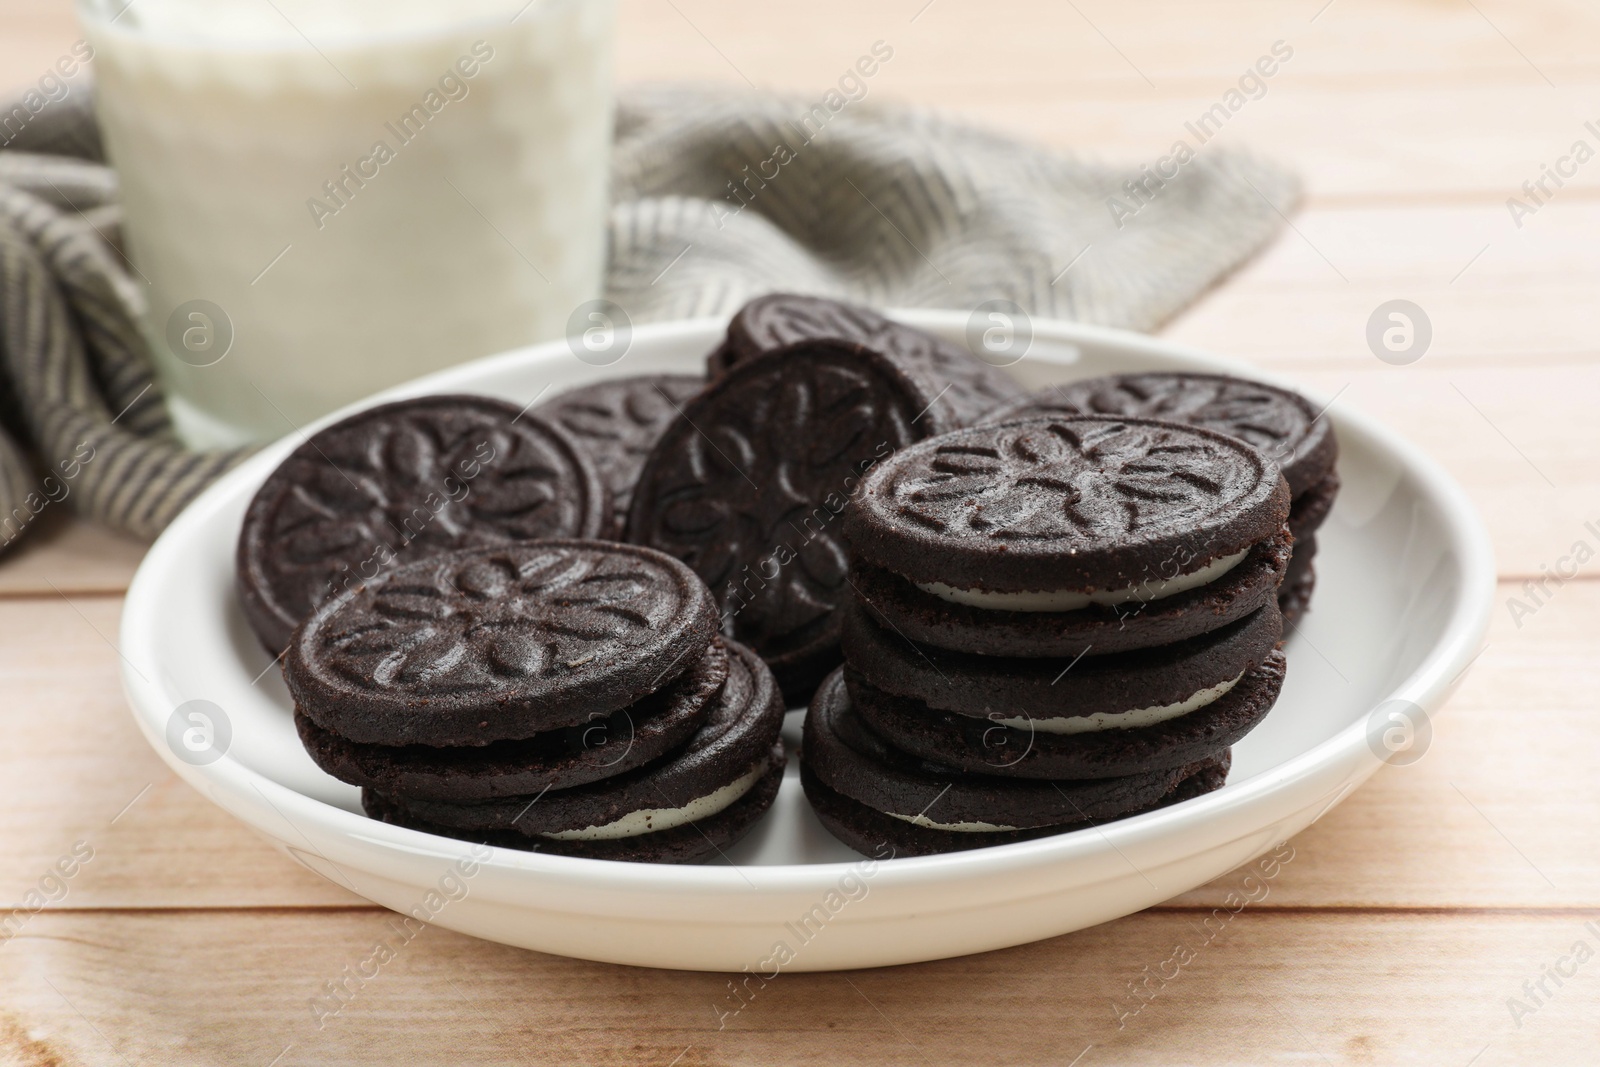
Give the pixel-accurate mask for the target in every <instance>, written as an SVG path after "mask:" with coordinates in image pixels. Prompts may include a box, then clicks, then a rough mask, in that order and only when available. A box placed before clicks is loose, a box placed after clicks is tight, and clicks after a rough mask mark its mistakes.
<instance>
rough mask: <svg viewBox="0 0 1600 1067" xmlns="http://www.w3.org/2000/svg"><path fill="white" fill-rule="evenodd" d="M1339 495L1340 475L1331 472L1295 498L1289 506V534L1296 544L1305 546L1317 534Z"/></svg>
mask: <svg viewBox="0 0 1600 1067" xmlns="http://www.w3.org/2000/svg"><path fill="white" fill-rule="evenodd" d="M1338 495H1339V475H1338V473H1337V472H1333V471H1330V472H1329V473H1328V475H1327V476H1326V477H1325V478H1323V479H1322V480H1321V481H1319V482H1317V483H1316V484H1315V485H1313V486H1312V487H1311V488H1310V489H1307V490H1306V491H1305V492H1303V493H1301V494H1300V495H1299V496H1297V497H1295V498H1294V499H1293V501H1291V502H1290V505H1289V532H1290V533H1292V534H1294V539H1295V543H1296V544H1297V545H1303V544H1304V543H1305V542H1306V541H1309V540H1310V539H1311V535H1312V534H1314V533H1316V532H1317V529H1318V527H1320V526H1321V525H1322V523H1323V521H1324V520H1325V519H1327V517H1328V512H1330V511H1332V510H1333V501H1334V498H1335V497H1337V496H1338Z"/></svg>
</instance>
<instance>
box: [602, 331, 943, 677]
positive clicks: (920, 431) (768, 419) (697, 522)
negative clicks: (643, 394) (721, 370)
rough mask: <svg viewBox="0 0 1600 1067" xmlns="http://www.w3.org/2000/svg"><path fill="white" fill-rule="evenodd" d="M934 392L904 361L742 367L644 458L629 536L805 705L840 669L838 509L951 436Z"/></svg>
mask: <svg viewBox="0 0 1600 1067" xmlns="http://www.w3.org/2000/svg"><path fill="white" fill-rule="evenodd" d="M956 391H957V389H956V388H955V387H954V386H952V387H950V389H949V390H948V392H956ZM937 393H938V390H937V389H935V388H934V387H933V386H932V385H931V383H930V382H928V381H927V380H926V379H925V378H924V377H923V376H922V375H921V373H920V372H919V370H918V368H916V367H913V366H909V365H908V364H907V361H905V360H903V359H895V358H891V357H889V356H884V355H880V354H877V353H871V352H864V351H857V350H855V349H853V348H850V347H847V346H843V345H840V344H838V343H834V342H808V343H803V344H800V345H795V346H792V347H790V348H788V349H782V350H779V351H777V352H771V353H767V354H766V355H762V356H759V357H757V358H754V359H748V360H745V361H742V362H741V363H739V364H738V365H737V366H735V367H734V368H733V369H732V370H730V371H729V372H728V373H727V374H725V375H723V376H722V377H721V378H719V379H718V380H717V381H715V382H713V383H712V384H711V385H710V386H709V387H708V388H707V389H706V390H705V392H703V393H701V394H700V395H699V396H697V397H695V398H694V399H693V400H690V401H689V403H688V404H686V405H685V406H684V417H683V418H682V419H679V420H675V421H673V422H672V423H671V424H670V425H669V426H668V427H667V429H666V432H665V433H664V434H663V435H662V437H661V440H660V441H659V442H658V443H657V445H656V447H655V449H654V450H653V451H652V452H651V453H650V456H649V458H648V459H647V460H646V461H645V466H644V471H643V473H642V474H641V475H640V477H639V485H638V488H637V489H636V490H635V492H634V498H633V506H632V510H631V512H630V513H629V516H628V531H627V534H628V536H627V539H628V540H629V541H631V542H633V543H635V544H642V545H649V546H651V547H652V548H657V549H660V550H661V551H663V552H666V553H668V554H669V555H672V556H675V557H677V558H678V559H680V560H683V561H684V562H685V563H687V564H688V565H689V566H690V567H691V568H693V570H694V572H695V573H696V574H698V575H699V576H700V577H701V578H702V579H703V580H704V581H705V582H706V584H707V585H709V586H710V587H711V589H712V591H713V592H714V593H715V594H716V596H717V598H718V600H719V602H720V605H721V609H722V626H723V632H724V633H727V634H728V635H729V636H731V637H733V638H736V639H737V640H739V641H741V642H743V643H745V644H748V645H750V646H751V647H752V648H754V649H755V650H756V651H757V652H758V653H760V654H761V656H762V657H763V658H764V659H766V661H767V663H768V664H769V665H770V666H771V667H772V669H773V672H774V673H775V674H776V675H777V678H778V682H779V684H780V685H781V686H782V687H783V690H784V692H785V694H787V695H788V696H789V697H790V699H792V700H796V701H802V702H803V701H804V700H805V699H806V698H808V697H809V696H810V694H811V691H812V689H814V688H815V686H816V683H817V682H818V681H819V680H820V679H821V678H822V676H823V675H824V674H826V673H827V672H828V671H829V670H831V669H832V668H833V667H834V666H835V665H837V664H838V662H839V648H838V646H839V627H838V621H837V619H836V618H835V616H834V610H835V608H836V607H837V606H838V605H839V604H840V603H842V602H843V601H844V599H845V598H846V597H847V596H848V594H849V588H850V587H849V585H848V583H847V582H846V572H847V564H846V561H845V555H844V548H843V545H842V532H841V530H842V527H843V525H844V521H843V519H842V518H841V512H843V511H844V510H845V505H846V504H848V503H849V502H850V499H851V497H852V496H854V495H855V492H856V489H857V487H858V486H859V485H860V483H861V479H862V478H863V477H864V476H865V475H866V474H867V472H868V471H870V470H872V469H873V467H874V466H875V465H877V464H879V463H881V462H882V461H883V460H884V458H885V457H887V456H890V455H892V454H893V453H894V452H895V450H897V449H900V448H903V447H905V446H906V445H908V444H910V443H912V442H913V441H917V440H920V439H921V438H923V437H926V436H929V435H931V434H935V433H940V432H942V431H943V430H944V429H946V428H947V426H948V423H947V421H946V420H945V419H944V417H943V416H942V415H941V414H940V412H939V411H938V410H936V409H934V408H932V407H931V405H932V404H933V401H934V399H935V397H936V395H937Z"/></svg>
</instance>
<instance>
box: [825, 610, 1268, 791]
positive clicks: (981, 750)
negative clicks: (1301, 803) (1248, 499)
mask: <svg viewBox="0 0 1600 1067" xmlns="http://www.w3.org/2000/svg"><path fill="white" fill-rule="evenodd" d="M1263 610H1266V609H1263ZM1085 662H1087V661H1085ZM1284 669H1285V659H1284V655H1283V653H1282V652H1279V651H1272V652H1269V653H1267V656H1266V658H1265V659H1264V660H1262V661H1261V662H1260V663H1257V664H1254V665H1253V666H1251V667H1249V668H1247V669H1246V670H1244V671H1243V672H1241V673H1240V674H1239V675H1237V676H1235V677H1233V678H1229V679H1227V680H1226V681H1225V682H1223V683H1221V684H1219V685H1216V686H1211V687H1208V688H1207V689H1205V690H1201V691H1200V692H1199V693H1197V694H1195V696H1194V697H1191V698H1190V699H1189V700H1188V701H1184V702H1182V703H1174V704H1170V705H1167V706H1165V707H1150V706H1145V707H1141V708H1138V709H1128V710H1126V711H1124V712H1121V713H1117V714H1085V715H1076V716H1055V717H1050V718H1041V717H1032V716H1029V715H1018V714H1015V713H1012V714H1007V713H1006V712H1004V711H993V712H990V714H989V716H988V717H986V718H975V717H973V716H971V715H966V714H960V713H957V712H952V711H942V710H939V709H937V708H931V707H929V706H928V705H927V704H924V703H922V702H921V701H918V700H915V699H912V698H908V697H903V696H896V695H894V694H893V693H888V692H885V691H884V690H882V689H878V688H877V687H875V686H873V685H871V684H870V683H868V682H866V681H864V680H862V679H861V678H860V677H858V676H855V675H853V674H852V672H851V669H850V668H849V667H848V666H847V667H846V668H845V681H846V683H847V686H848V688H849V693H850V701H851V704H852V705H853V706H854V708H855V710H856V714H857V715H859V716H860V717H861V719H862V721H863V722H865V723H866V724H867V726H868V727H870V728H871V729H872V730H873V732H874V733H876V734H878V735H879V736H880V737H882V738H884V739H885V740H886V741H888V742H889V743H890V744H892V746H893V747H895V748H898V749H900V750H902V751H904V752H908V753H910V754H912V755H914V756H920V757H921V758H923V759H925V760H929V761H930V762H934V763H939V764H941V765H943V766H947V767H953V768H955V769H956V770H960V771H966V772H968V773H971V774H990V775H998V776H1000V777H1004V778H1046V779H1090V778H1117V777H1121V776H1123V775H1137V774H1143V773H1146V772H1149V771H1153V770H1159V769H1162V768H1168V767H1185V766H1189V765H1191V764H1194V763H1197V762H1199V761H1201V760H1205V759H1209V758H1211V757H1213V756H1218V755H1220V754H1221V753H1223V752H1226V751H1227V750H1228V748H1229V746H1231V745H1232V744H1234V742H1236V741H1238V740H1239V739H1240V738H1242V737H1244V735H1245V734H1247V733H1249V732H1250V731H1251V730H1253V729H1255V728H1256V726H1257V725H1259V724H1260V722H1261V720H1262V719H1265V718H1266V717H1267V713H1268V712H1270V711H1271V710H1272V706H1273V704H1274V703H1275V702H1276V701H1277V699H1278V693H1279V691H1280V690H1281V689H1282V688H1283V676H1284ZM1122 718H1125V719H1130V720H1132V722H1131V724H1129V725H1123V724H1120V723H1118V722H1117V720H1118V719H1122Z"/></svg>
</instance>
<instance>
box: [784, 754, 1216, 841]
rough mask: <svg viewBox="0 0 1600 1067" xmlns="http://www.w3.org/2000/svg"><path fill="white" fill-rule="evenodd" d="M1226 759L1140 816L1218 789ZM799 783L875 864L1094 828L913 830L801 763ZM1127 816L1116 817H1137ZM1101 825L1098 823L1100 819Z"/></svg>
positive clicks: (832, 828) (837, 832) (824, 819)
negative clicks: (826, 782) (825, 781)
mask: <svg viewBox="0 0 1600 1067" xmlns="http://www.w3.org/2000/svg"><path fill="white" fill-rule="evenodd" d="M1231 761H1232V754H1231V753H1227V752H1224V753H1223V754H1222V755H1221V756H1220V757H1218V758H1216V759H1212V760H1208V761H1206V762H1205V763H1203V764H1201V765H1200V766H1199V769H1198V770H1196V771H1195V772H1194V773H1193V774H1191V775H1190V776H1189V777H1187V778H1185V779H1184V780H1183V781H1182V782H1179V783H1178V787H1177V788H1176V789H1174V790H1173V791H1172V792H1171V793H1169V794H1168V795H1167V796H1165V797H1163V798H1162V799H1161V800H1160V801H1158V802H1157V803H1155V804H1154V805H1152V806H1151V807H1149V808H1146V809H1144V810H1145V811H1155V810H1157V809H1160V808H1165V807H1169V806H1171V805H1173V804H1177V803H1180V802H1182V801H1185V800H1189V799H1191V798H1193V797H1198V796H1204V795H1205V794H1206V793H1210V792H1214V791H1215V790H1218V789H1221V788H1222V786H1223V783H1224V782H1226V781H1227V779H1228V767H1229V766H1230V764H1231ZM800 784H801V785H802V786H803V787H804V788H805V791H806V799H807V800H808V801H810V802H811V810H812V811H813V812H815V813H816V816H817V819H818V821H819V822H821V823H822V825H823V826H824V827H825V828H826V829H827V831H828V832H829V833H831V834H832V835H833V836H834V837H836V838H838V839H839V840H840V841H842V842H844V843H845V844H846V845H848V846H850V847H851V848H853V849H855V850H856V851H857V852H859V853H861V854H862V855H864V856H872V857H874V858H877V859H883V858H892V857H911V856H937V855H940V854H942V853H946V852H964V851H966V850H968V849H974V848H987V847H989V846H990V845H1009V844H1011V843H1012V842H1014V841H1030V840H1032V839H1034V838H1038V837H1053V836H1055V835H1056V834H1064V833H1068V832H1070V831H1073V830H1084V829H1088V828H1089V827H1092V826H1097V825H1099V823H1097V822H1094V821H1090V822H1081V823H1068V824H1065V825H1062V826H1044V827H1040V828H1038V829H1034V830H1012V831H1009V832H1007V831H1002V832H999V833H953V832H951V831H949V830H935V829H931V828H927V827H922V826H916V825H913V824H912V823H908V822H905V821H904V820H901V819H896V818H895V817H894V816H893V815H885V814H883V813H882V812H880V811H875V810H873V809H872V808H869V807H868V806H867V805H865V804H862V803H860V802H858V801H855V800H851V799H850V798H849V797H847V796H845V795H844V794H842V793H836V792H834V791H833V790H832V789H829V788H828V787H827V786H825V785H823V784H822V783H821V782H820V781H818V779H817V776H816V775H815V774H813V773H812V772H811V770H810V769H809V768H807V767H806V766H805V765H804V764H802V765H801V767H800ZM1141 814H1143V812H1137V811H1130V812H1128V813H1127V814H1126V815H1121V816H1118V818H1128V817H1129V816H1132V815H1141ZM1102 821H1104V820H1102Z"/></svg>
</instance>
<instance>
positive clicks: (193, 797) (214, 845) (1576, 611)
mask: <svg viewBox="0 0 1600 1067" xmlns="http://www.w3.org/2000/svg"><path fill="white" fill-rule="evenodd" d="M1551 593H1552V596H1551V597H1550V598H1549V599H1548V600H1547V602H1546V603H1545V605H1544V606H1543V607H1541V608H1539V609H1538V611H1537V612H1536V613H1535V614H1533V615H1532V616H1528V617H1524V618H1522V619H1521V622H1522V625H1521V627H1520V628H1519V627H1518V626H1517V625H1516V622H1515V620H1513V618H1512V616H1511V613H1510V611H1509V610H1508V609H1506V607H1505V605H1504V602H1503V601H1504V598H1506V597H1510V596H1512V595H1521V592H1520V590H1519V589H1518V588H1517V587H1515V586H1511V585H1506V586H1502V588H1501V590H1500V596H1501V597H1502V603H1501V605H1500V606H1499V607H1498V608H1497V610H1496V613H1495V620H1494V632H1493V637H1492V640H1491V643H1490V645H1489V647H1488V649H1487V651H1486V652H1485V653H1484V655H1483V656H1482V658H1481V659H1480V660H1479V662H1478V664H1477V665H1476V667H1475V668H1474V671H1473V673H1472V674H1471V675H1470V676H1469V677H1468V679H1467V681H1466V682H1465V684H1464V686H1463V688H1462V690H1461V692H1460V693H1459V694H1458V695H1457V697H1456V698H1455V699H1454V700H1453V701H1452V703H1451V705H1450V707H1449V708H1448V709H1447V711H1446V712H1445V713H1444V714H1443V715H1441V716H1440V717H1439V719H1438V720H1437V722H1436V723H1435V726H1436V732H1435V736H1434V741H1433V746H1432V748H1431V749H1430V750H1429V751H1428V753H1427V755H1426V756H1425V758H1423V759H1422V760H1421V761H1420V762H1419V763H1417V764H1415V765H1413V766H1410V767H1404V768H1393V769H1386V770H1384V771H1383V772H1380V774H1379V775H1378V776H1377V777H1376V778H1375V779H1374V780H1373V781H1372V782H1371V783H1370V784H1369V785H1368V786H1367V787H1365V788H1364V789H1362V790H1360V791H1359V792H1357V793H1356V794H1354V795H1353V796H1352V797H1350V798H1349V799H1348V800H1346V801H1345V802H1344V803H1343V804H1342V805H1341V806H1339V807H1338V808H1336V809H1335V810H1334V811H1332V812H1330V813H1329V814H1328V816H1326V818H1325V819H1324V820H1323V822H1322V823H1320V824H1318V825H1317V826H1316V827H1314V828H1312V829H1311V830H1309V831H1307V832H1306V833H1305V834H1303V835H1301V836H1300V837H1299V838H1297V839H1296V840H1295V842H1294V846H1295V848H1296V850H1297V851H1296V859H1295V860H1294V862H1292V863H1290V864H1288V865H1287V866H1286V868H1285V870H1284V872H1283V874H1282V876H1281V877H1280V878H1279V879H1277V881H1276V884H1275V890H1274V893H1273V896H1272V898H1271V900H1270V901H1269V902H1268V903H1267V904H1266V905H1265V906H1267V907H1296V908H1300V907H1341V908H1350V907H1357V908H1364V907H1414V908H1453V907H1474V908H1526V907H1597V906H1600V855H1597V854H1596V853H1595V850H1594V849H1593V848H1592V847H1590V846H1591V844H1592V838H1593V818H1594V812H1595V811H1597V810H1600V780H1597V779H1596V778H1595V776H1594V775H1592V774H1590V773H1589V769H1588V768H1589V763H1588V761H1589V760H1590V759H1591V758H1592V753H1593V752H1594V751H1596V749H1597V748H1600V719H1597V718H1596V717H1595V716H1594V714H1593V708H1592V704H1593V699H1592V694H1593V693H1595V692H1596V691H1600V656H1596V654H1595V650H1596V647H1597V642H1600V637H1597V636H1596V635H1597V634H1600V582H1593V581H1580V582H1573V583H1569V584H1567V585H1564V586H1561V587H1559V588H1554V587H1553V588H1552V589H1551ZM116 615H117V603H116V602H115V601H114V600H110V599H86V600H74V601H73V602H72V603H70V604H69V603H66V602H64V601H61V600H56V601H53V602H52V601H39V602H31V603H27V602H0V685H3V686H4V687H5V691H6V692H8V693H10V694H13V706H14V709H15V711H14V714H13V715H12V716H11V718H10V720H9V721H10V722H11V724H12V726H11V729H12V732H11V736H10V744H8V745H7V746H6V747H5V749H4V750H3V751H0V810H5V811H6V812H7V813H8V819H7V828H6V831H5V834H4V853H5V856H6V862H5V864H4V865H3V866H0V900H6V899H10V900H15V899H18V898H19V897H20V896H21V894H22V893H23V892H25V891H26V889H27V888H28V887H29V886H30V885H32V884H33V882H34V881H35V880H36V879H37V878H38V877H39V876H40V875H41V874H42V873H43V872H44V871H46V870H47V869H48V867H49V866H50V865H51V864H53V863H54V862H55V861H56V859H57V858H58V857H59V856H61V855H62V854H63V853H65V852H67V851H69V850H70V849H71V847H72V845H73V843H74V842H76V841H79V840H84V841H88V842H89V843H90V844H91V846H92V847H93V848H94V849H95V859H94V861H93V862H92V863H90V864H88V865H87V866H86V867H85V868H84V870H83V872H82V874H81V876H80V877H79V878H77V879H76V880H75V881H74V883H73V886H72V891H71V895H70V896H69V897H68V899H67V900H66V901H65V906H66V907H69V908H107V907H116V908H150V907H194V908H216V907H228V906H285V907H288V906H315V907H326V906H332V905H344V904H351V903H357V902H358V901H357V898H355V897H353V896H350V895H349V894H347V893H345V892H344V891H343V890H341V889H339V888H337V887H336V886H334V885H332V884H330V883H326V882H323V881H321V880H320V879H318V878H316V877H315V876H313V875H312V874H310V873H309V872H307V871H305V870H303V869H301V868H300V867H299V866H297V865H295V864H293V863H291V862H289V861H288V860H286V859H284V858H282V857H281V856H279V855H278V854H277V853H275V852H273V851H272V850H271V849H269V848H268V847H267V846H266V845H265V844H264V843H263V842H262V841H260V840H259V839H257V838H256V837H255V836H254V835H253V834H252V833H250V832H249V831H248V830H246V828H245V827H243V826H242V825H240V824H238V823H236V822H234V821H233V820H232V819H231V818H230V817H229V816H227V815H225V814H223V813H222V812H221V811H220V810H219V809H217V808H215V807H214V806H213V805H211V803H210V802H209V801H207V800H206V799H204V798H203V797H202V796H200V794H198V793H196V792H195V791H193V790H192V789H190V788H189V787H188V786H186V785H184V784H182V783H181V782H180V781H178V780H177V779H176V778H174V777H173V776H172V775H170V774H169V773H168V772H167V771H166V770H165V768H164V765H163V764H162V763H161V762H160V761H159V760H158V759H157V758H156V756H155V754H154V753H152V752H151V751H150V750H149V749H148V747H147V746H146V744H145V742H144V740H143V738H142V737H141V736H140V735H139V733H138V732H137V730H136V729H135V727H134V726H133V723H132V721H131V718H130V716H129V714H128V712H127V710H126V708H125V707H124V706H123V702H122V697H121V695H120V692H119V686H118V681H117V658H116V653H115V651H114V650H113V649H112V647H111V644H110V641H111V640H114V639H115V635H116V630H115V627H116ZM1508 709H1516V710H1515V712H1514V713H1513V712H1512V711H1509V710H1508ZM1530 727H1532V728H1531V729H1530ZM1508 731H1511V733H1509V734H1508ZM147 786H148V787H149V788H148V790H147V791H146V787H147ZM130 804H131V806H130ZM119 813H121V814H120V815H119ZM113 820H114V821H113ZM1547 880H1548V881H1547ZM1231 888H1232V883H1231V882H1230V880H1229V879H1226V878H1225V879H1222V880H1221V881H1219V882H1218V883H1216V884H1215V885H1212V886H1210V887H1207V888H1205V889H1203V890H1197V891H1196V892H1194V893H1192V894H1189V895H1187V896H1185V897H1184V898H1182V899H1181V900H1180V903H1183V904H1187V905H1195V906H1201V905H1204V906H1216V905H1217V904H1219V903H1220V902H1221V901H1222V900H1223V899H1225V897H1226V895H1227V893H1228V892H1229V890H1230V889H1231Z"/></svg>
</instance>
